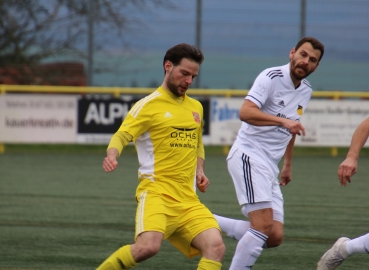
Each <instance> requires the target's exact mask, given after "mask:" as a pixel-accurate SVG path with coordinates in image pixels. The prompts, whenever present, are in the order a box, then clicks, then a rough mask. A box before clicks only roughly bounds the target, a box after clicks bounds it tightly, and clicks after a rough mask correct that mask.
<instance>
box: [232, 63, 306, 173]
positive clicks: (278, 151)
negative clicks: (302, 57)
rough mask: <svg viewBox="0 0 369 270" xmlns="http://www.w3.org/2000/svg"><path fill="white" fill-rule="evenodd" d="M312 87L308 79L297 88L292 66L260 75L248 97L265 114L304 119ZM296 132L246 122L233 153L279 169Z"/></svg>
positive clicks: (277, 68)
mask: <svg viewBox="0 0 369 270" xmlns="http://www.w3.org/2000/svg"><path fill="white" fill-rule="evenodd" d="M311 94H312V88H311V86H310V84H309V82H308V81H307V80H305V79H303V80H302V81H301V84H300V85H299V86H298V87H297V88H295V86H294V84H293V82H292V79H291V77H290V65H289V64H287V65H284V66H279V67H272V68H268V69H266V70H264V71H263V72H261V73H260V74H259V76H258V77H257V78H256V80H255V82H254V84H253V86H252V87H251V89H250V91H249V93H248V95H247V96H246V97H245V99H248V100H250V101H252V102H253V103H255V104H256V105H257V106H259V108H260V110H261V111H263V112H264V113H267V114H270V115H275V116H278V117H283V118H288V119H291V120H295V121H300V118H301V115H302V114H303V111H304V110H305V108H306V106H307V105H308V102H309V100H310V98H311ZM291 137H292V135H291V133H290V132H289V130H287V129H285V128H284V127H282V126H253V125H250V124H247V123H246V122H242V125H241V128H240V130H239V132H238V135H237V138H236V141H235V142H234V144H233V146H232V149H231V151H230V153H229V156H231V155H232V154H233V152H234V151H235V150H236V149H241V150H242V151H243V152H244V153H245V154H246V155H248V156H250V157H251V158H253V159H255V160H259V161H260V162H267V163H268V164H269V165H272V166H273V167H274V170H273V171H274V172H275V169H277V170H278V168H277V164H278V162H279V161H280V160H281V158H282V157H283V155H284V153H285V151H286V147H287V145H288V143H289V141H290V139H291Z"/></svg>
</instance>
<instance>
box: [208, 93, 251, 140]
mask: <svg viewBox="0 0 369 270" xmlns="http://www.w3.org/2000/svg"><path fill="white" fill-rule="evenodd" d="M243 101H244V98H242V97H239V98H212V99H211V100H210V144H213V145H232V144H233V142H234V140H235V139H236V136H237V133H238V130H239V128H240V126H241V121H240V117H239V111H240V108H241V105H242V103H243Z"/></svg>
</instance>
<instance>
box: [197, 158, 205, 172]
mask: <svg viewBox="0 0 369 270" xmlns="http://www.w3.org/2000/svg"><path fill="white" fill-rule="evenodd" d="M204 167H205V160H204V159H203V158H201V157H198V158H197V167H196V174H198V173H202V174H204Z"/></svg>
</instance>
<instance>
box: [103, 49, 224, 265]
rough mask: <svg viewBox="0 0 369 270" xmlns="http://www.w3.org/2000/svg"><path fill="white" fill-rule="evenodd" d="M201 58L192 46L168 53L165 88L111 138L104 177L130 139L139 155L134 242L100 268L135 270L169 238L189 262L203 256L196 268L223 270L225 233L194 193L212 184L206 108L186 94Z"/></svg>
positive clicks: (136, 110) (143, 103) (145, 101)
mask: <svg viewBox="0 0 369 270" xmlns="http://www.w3.org/2000/svg"><path fill="white" fill-rule="evenodd" d="M203 60H204V56H203V54H202V52H201V51H200V50H199V49H197V48H195V47H193V46H190V45H188V44H184V43H182V44H178V45H176V46H174V47H172V48H170V49H169V50H168V51H167V52H166V54H165V56H164V61H163V66H164V72H165V75H164V80H163V83H162V85H161V86H160V87H159V88H158V89H157V90H156V91H155V92H153V93H152V94H150V95H148V96H146V97H145V98H143V99H141V100H140V101H138V102H137V103H136V104H135V105H134V106H133V107H132V108H131V110H130V111H129V113H128V115H127V117H126V118H125V119H124V121H123V123H122V125H121V126H120V128H119V130H118V131H117V132H116V133H115V134H114V135H113V137H112V138H111V141H110V143H109V146H108V149H107V155H106V158H105V159H104V161H103V164H102V166H103V168H104V170H105V171H106V172H111V171H113V170H115V169H116V168H117V166H118V162H117V158H118V156H119V155H120V153H121V152H122V149H123V148H124V147H125V146H126V145H127V144H128V143H129V142H130V141H133V142H134V143H135V146H136V150H137V155H138V160H139V169H138V178H139V185H138V187H137V190H136V200H137V202H138V205H137V211H136V229H135V243H134V244H131V245H125V246H123V247H121V248H120V249H118V250H117V251H115V252H114V253H113V254H112V255H111V256H110V257H109V258H107V259H106V260H105V261H104V262H103V263H102V264H101V265H100V266H99V267H98V268H97V269H98V270H119V269H130V268H133V267H135V266H136V265H137V264H138V263H139V262H141V261H144V260H146V259H148V258H150V257H152V256H154V255H155V254H157V253H158V252H159V249H160V246H161V243H162V241H163V240H165V239H168V240H169V241H170V242H171V243H172V245H173V246H174V247H176V248H177V249H178V250H180V251H181V252H182V253H183V254H184V255H186V256H187V257H189V258H191V257H194V256H197V255H200V254H201V255H202V258H201V260H200V262H199V264H198V268H197V269H203V270H218V269H220V268H221V266H222V264H221V262H222V259H223V255H224V252H225V246H224V244H223V240H222V237H221V234H220V229H219V227H218V224H217V222H216V220H215V218H214V217H213V215H212V213H211V212H210V211H209V209H208V208H207V207H205V206H204V205H203V204H202V203H201V202H200V200H199V198H198V196H197V195H196V187H197V188H198V189H199V190H200V191H201V192H205V191H206V189H207V188H208V186H209V184H210V181H209V179H208V178H207V177H206V176H205V174H204V146H203V143H202V127H203V121H202V120H203V108H202V105H201V103H200V102H199V101H197V100H195V99H192V98H190V97H188V96H187V95H186V91H187V89H188V87H189V86H190V85H191V83H192V81H193V79H194V78H195V77H196V76H197V74H198V71H199V67H200V64H201V63H202V61H203ZM164 268H165V266H163V269H164Z"/></svg>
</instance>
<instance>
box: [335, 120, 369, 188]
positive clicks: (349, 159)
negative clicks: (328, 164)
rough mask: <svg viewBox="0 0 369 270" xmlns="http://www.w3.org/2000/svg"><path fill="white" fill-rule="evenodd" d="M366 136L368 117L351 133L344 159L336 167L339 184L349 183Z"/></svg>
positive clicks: (368, 135) (367, 133) (367, 134)
mask: <svg viewBox="0 0 369 270" xmlns="http://www.w3.org/2000/svg"><path fill="white" fill-rule="evenodd" d="M368 137H369V117H368V118H366V119H365V120H364V121H363V122H361V124H360V125H359V126H358V127H357V128H356V130H355V132H354V134H353V135H352V139H351V145H350V149H349V151H348V153H347V156H346V159H345V160H344V161H343V162H342V163H341V164H340V166H339V167H338V179H339V180H340V183H341V186H344V187H345V186H346V184H347V182H349V183H351V176H353V175H354V174H355V173H356V170H357V161H358V159H359V153H360V150H361V148H363V146H364V144H365V143H366V141H367V140H368Z"/></svg>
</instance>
